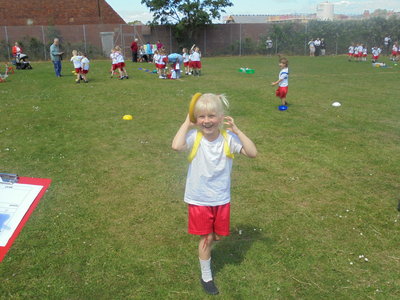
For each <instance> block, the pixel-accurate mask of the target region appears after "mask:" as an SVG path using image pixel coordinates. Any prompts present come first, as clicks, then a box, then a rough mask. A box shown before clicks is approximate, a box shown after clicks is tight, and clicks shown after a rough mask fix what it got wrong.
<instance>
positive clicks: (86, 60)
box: [81, 57, 89, 70]
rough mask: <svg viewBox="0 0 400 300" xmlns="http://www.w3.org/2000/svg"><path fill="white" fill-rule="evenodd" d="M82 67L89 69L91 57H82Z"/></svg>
mask: <svg viewBox="0 0 400 300" xmlns="http://www.w3.org/2000/svg"><path fill="white" fill-rule="evenodd" d="M81 63H82V69H84V70H89V59H88V58H87V57H84V58H82V60H81Z"/></svg>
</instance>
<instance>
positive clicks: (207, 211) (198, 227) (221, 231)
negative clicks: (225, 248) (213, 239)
mask: <svg viewBox="0 0 400 300" xmlns="http://www.w3.org/2000/svg"><path fill="white" fill-rule="evenodd" d="M230 208H231V204H230V203H227V204H224V205H219V206H199V205H192V204H189V205H188V210H189V223H188V232H189V233H190V234H196V235H205V234H209V233H213V232H215V233H216V234H218V235H224V236H227V235H229V222H230V211H231V209H230Z"/></svg>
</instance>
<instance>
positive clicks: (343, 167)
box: [0, 56, 400, 299]
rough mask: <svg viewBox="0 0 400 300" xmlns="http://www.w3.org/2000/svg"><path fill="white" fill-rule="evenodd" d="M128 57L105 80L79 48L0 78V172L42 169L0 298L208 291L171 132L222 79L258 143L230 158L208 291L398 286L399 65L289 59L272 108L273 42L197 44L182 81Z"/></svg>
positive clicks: (344, 292) (381, 293) (240, 295)
mask: <svg viewBox="0 0 400 300" xmlns="http://www.w3.org/2000/svg"><path fill="white" fill-rule="evenodd" d="M138 66H142V67H148V65H145V64H139V65H135V66H133V65H132V64H131V63H128V70H129V73H130V77H131V78H130V79H129V80H123V81H120V80H117V79H113V80H112V79H110V78H109V74H108V70H109V67H110V63H109V62H108V61H93V62H92V63H91V71H90V73H89V80H90V83H88V84H80V85H77V84H75V83H74V78H73V76H72V74H71V73H70V70H72V65H70V63H68V62H64V66H63V68H64V72H63V73H64V74H65V75H66V76H65V77H63V78H56V77H55V76H54V72H53V68H52V65H51V63H33V67H34V69H33V70H31V71H18V72H16V74H14V75H11V76H10V77H9V80H8V82H6V83H3V84H0V168H1V170H0V171H4V172H12V173H18V174H19V175H20V176H32V177H43V178H51V179H52V180H53V182H52V185H51V187H50V189H49V191H48V192H47V194H46V195H45V196H44V197H43V198H42V200H41V202H40V203H39V205H38V207H37V208H36V210H35V211H34V213H33V214H32V216H31V218H30V220H29V221H28V223H27V224H26V226H25V227H24V229H23V230H22V232H21V234H20V235H19V237H18V238H17V240H16V241H15V242H14V245H13V246H12V248H11V250H10V251H9V252H8V254H7V256H6V257H5V259H4V260H3V262H2V263H1V264H0V298H1V299H207V298H208V297H207V296H206V295H205V294H204V292H203V291H202V289H201V286H200V284H199V266H198V258H197V242H198V239H197V237H194V236H190V235H188V234H187V233H186V218H187V216H186V206H185V204H184V203H183V200H182V198H183V191H184V184H185V177H186V169H187V161H186V154H184V153H175V152H173V151H172V150H171V147H170V145H171V141H172V138H173V137H174V135H175V133H176V131H177V130H178V128H179V126H180V125H181V123H182V122H183V120H184V119H185V114H186V112H187V108H188V103H189V101H190V99H191V96H192V95H193V94H194V93H195V92H198V91H199V92H203V93H204V92H212V93H225V94H226V95H227V97H228V98H229V99H230V102H231V107H232V108H231V112H230V114H231V115H232V116H233V117H234V118H235V121H236V123H237V124H238V126H239V128H240V129H242V130H243V131H244V132H245V133H246V134H247V135H248V136H249V137H250V138H251V139H252V140H253V141H254V142H255V143H256V145H257V149H258V151H259V155H258V157H257V158H256V159H254V160H251V159H246V158H244V157H238V158H235V162H234V170H233V182H232V198H233V200H232V216H231V229H232V234H231V236H230V237H228V238H226V239H225V240H223V241H221V242H220V243H219V244H218V245H216V246H215V248H214V250H213V254H212V255H213V269H214V275H215V280H216V283H217V285H218V287H219V289H220V291H221V294H220V296H219V298H220V299H398V298H400V290H399V286H400V279H399V276H398V274H399V268H400V248H399V245H400V235H399V223H400V216H399V213H398V212H397V211H396V206H397V201H398V200H399V174H400V163H399V159H398V157H399V156H398V155H399V150H400V147H399V142H400V139H399V125H400V122H399V117H400V111H399V108H400V104H399V98H398V83H399V79H400V73H399V71H400V69H399V67H394V68H387V69H383V68H382V69H380V68H372V67H371V65H370V64H369V63H348V62H347V61H346V58H345V57H344V56H343V57H318V58H310V57H289V68H290V87H289V93H288V101H289V103H290V106H289V109H288V111H286V112H281V111H279V110H278V109H277V106H278V105H279V101H278V100H277V99H276V97H275V96H274V91H275V87H271V86H270V82H272V81H275V80H276V78H277V74H278V72H279V68H278V62H277V58H275V57H273V58H265V57H219V58H205V59H204V60H203V66H204V69H203V75H204V76H202V77H200V78H193V77H184V78H183V79H182V80H180V81H172V80H159V79H158V78H156V76H155V75H152V74H148V73H146V72H144V71H139V70H138V69H137V67H138ZM240 67H250V68H254V69H255V70H256V73H255V74H253V75H250V74H243V73H239V72H238V69H239V68H240ZM334 101H339V102H341V103H342V106H341V107H339V108H334V107H332V106H331V103H332V102H334ZM124 114H132V115H133V116H134V119H133V121H123V120H122V119H121V118H122V116H123V115H124ZM239 230H241V231H242V234H241V235H240V234H239ZM359 255H364V256H366V257H367V258H368V259H369V261H368V262H364V261H362V259H359ZM351 263H352V264H351Z"/></svg>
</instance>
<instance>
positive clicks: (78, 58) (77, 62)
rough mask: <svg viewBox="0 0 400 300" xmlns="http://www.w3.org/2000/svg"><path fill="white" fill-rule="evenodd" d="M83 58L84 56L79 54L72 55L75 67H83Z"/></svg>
mask: <svg viewBox="0 0 400 300" xmlns="http://www.w3.org/2000/svg"><path fill="white" fill-rule="evenodd" d="M81 59H82V56H78V55H75V56H72V57H71V61H72V63H73V64H74V68H75V69H79V68H80V67H81Z"/></svg>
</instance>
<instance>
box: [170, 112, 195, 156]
mask: <svg viewBox="0 0 400 300" xmlns="http://www.w3.org/2000/svg"><path fill="white" fill-rule="evenodd" d="M193 125H194V124H193V123H192V122H190V119H189V114H188V115H187V116H186V120H185V122H183V124H182V125H181V128H179V130H178V132H177V133H176V135H175V137H174V140H173V141H172V149H174V150H175V151H183V150H185V149H186V134H187V132H188V131H189V129H190V127H192V126H193Z"/></svg>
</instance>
